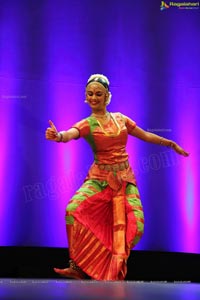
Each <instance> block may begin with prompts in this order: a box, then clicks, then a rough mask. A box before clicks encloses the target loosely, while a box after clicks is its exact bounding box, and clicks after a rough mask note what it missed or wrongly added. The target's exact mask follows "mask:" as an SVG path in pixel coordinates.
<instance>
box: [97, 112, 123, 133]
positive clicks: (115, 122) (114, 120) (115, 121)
mask: <svg viewBox="0 0 200 300" xmlns="http://www.w3.org/2000/svg"><path fill="white" fill-rule="evenodd" d="M107 114H109V113H107ZM92 115H93V116H94V114H92ZM110 117H111V119H112V120H113V122H114V124H115V125H116V127H117V132H116V133H108V132H107V131H105V129H104V128H103V126H102V124H101V122H99V120H98V119H96V120H97V123H98V125H99V126H100V128H101V130H102V131H103V133H104V134H105V135H106V136H110V137H115V136H118V135H119V134H120V127H119V124H118V123H117V120H116V119H115V117H114V116H113V115H112V114H111V113H110Z"/></svg>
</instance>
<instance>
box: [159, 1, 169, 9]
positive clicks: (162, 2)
mask: <svg viewBox="0 0 200 300" xmlns="http://www.w3.org/2000/svg"><path fill="white" fill-rule="evenodd" d="M169 7H170V6H169V5H168V4H167V3H166V2H164V1H161V5H160V10H165V9H167V8H169Z"/></svg>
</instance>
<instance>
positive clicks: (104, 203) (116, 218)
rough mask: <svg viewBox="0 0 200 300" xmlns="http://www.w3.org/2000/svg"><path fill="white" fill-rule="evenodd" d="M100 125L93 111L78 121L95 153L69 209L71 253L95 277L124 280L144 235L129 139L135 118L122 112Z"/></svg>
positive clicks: (82, 135) (79, 264)
mask: <svg viewBox="0 0 200 300" xmlns="http://www.w3.org/2000/svg"><path fill="white" fill-rule="evenodd" d="M110 116H111V118H110V121H109V122H108V123H107V124H106V125H102V124H101V123H100V122H99V121H98V120H97V119H96V118H95V117H93V116H90V117H88V118H87V119H84V120H82V121H80V122H78V123H76V124H75V125H74V126H73V127H74V128H77V129H78V130H79V136H80V137H83V138H85V139H86V141H87V142H88V143H89V144H90V146H91V147H92V150H93V153H94V163H93V164H92V166H91V168H90V169H89V172H88V175H87V177H86V179H85V181H84V183H83V185H82V186H81V187H80V189H79V190H78V191H77V192H76V194H75V195H74V196H73V197H72V199H71V200H70V202H69V204H68V206H67V209H66V223H67V235H68V241H69V254H70V258H71V259H73V260H74V262H75V263H76V264H77V265H78V266H79V267H80V268H81V269H82V270H83V271H84V272H85V273H86V274H88V275H89V276H90V277H91V278H93V279H96V280H123V279H124V278H125V276H126V273H127V259H128V257H129V254H130V250H131V248H133V247H134V246H135V245H136V244H137V243H138V241H139V240H140V238H141V236H142V234H143V228H144V216H143V209H142V204H141V201H140V197H139V192H138V189H137V186H136V180H135V177H134V174H133V171H132V169H131V167H130V165H129V163H128V154H127V152H126V144H127V138H128V134H131V132H132V131H133V129H134V128H135V126H136V124H135V122H134V121H132V120H131V119H129V118H128V117H126V116H124V115H122V114H120V113H112V114H110Z"/></svg>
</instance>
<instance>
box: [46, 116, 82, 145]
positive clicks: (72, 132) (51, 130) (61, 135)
mask: <svg viewBox="0 0 200 300" xmlns="http://www.w3.org/2000/svg"><path fill="white" fill-rule="evenodd" d="M49 124H50V127H48V128H47V130H46V132H45V136H46V139H47V140H50V141H55V142H64V143H66V142H69V141H70V140H72V139H77V138H78V137H79V131H78V129H76V128H70V129H69V130H67V131H60V132H58V131H57V129H56V126H55V125H54V123H53V122H52V121H49Z"/></svg>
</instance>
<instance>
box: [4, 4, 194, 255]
mask: <svg viewBox="0 0 200 300" xmlns="http://www.w3.org/2000/svg"><path fill="white" fill-rule="evenodd" d="M152 2H153V3H152ZM160 4H161V3H160V1H139V0H138V1H133V0H126V1H119V0H115V1H113V0H110V1H108V0H102V1H101V2H99V1H91V0H84V1H82V0H78V1H76V0H74V1H64V0H63V1H62V0H58V1H53V0H49V1H43V0H40V1H39V0H38V1H35V0H29V1H25V0H24V1H23V0H19V1H10V0H7V1H1V12H0V118H1V139H0V224H1V225H0V245H2V246H12V245H19V246H53V247H65V246H67V239H66V234H65V220H64V214H65V207H66V205H67V203H68V201H69V199H70V198H71V196H72V195H73V194H74V193H75V191H76V189H77V188H78V187H79V186H80V185H81V184H82V181H83V180H84V177H85V176H86V174H87V170H88V168H89V165H90V164H91V163H92V160H93V157H92V152H91V150H90V149H89V146H88V145H87V144H86V142H85V141H84V140H78V141H72V142H71V143H69V144H57V143H51V142H49V141H46V140H45V137H44V132H45V129H46V127H47V126H48V120H49V119H51V120H53V122H54V123H55V124H56V126H57V128H58V130H63V129H68V128H69V127H70V126H71V125H72V124H73V123H75V122H77V121H79V120H80V119H82V118H84V117H86V116H87V115H88V114H89V113H90V111H89V108H88V107H87V104H85V103H84V93H85V83H86V80H87V79H88V77H89V76H90V75H91V74H93V73H103V74H105V75H107V76H108V77H109V79H110V82H111V92H112V95H113V97H112V101H111V104H110V105H109V107H108V108H109V110H110V111H120V112H122V113H124V114H126V115H128V116H129V117H131V118H132V119H133V120H135V121H136V122H137V124H138V126H140V127H142V128H143V129H145V130H148V131H151V132H154V133H157V134H159V135H161V136H164V137H166V138H171V139H173V140H175V141H177V142H178V143H180V144H181V145H182V146H183V147H184V148H186V150H188V151H190V152H191V155H190V157H189V158H183V157H180V156H178V155H177V154H176V153H174V152H172V151H171V150H170V149H168V148H164V147H161V146H157V145H152V144H147V143H144V142H142V141H139V140H137V139H135V138H133V137H130V139H129V143H128V147H127V148H128V151H129V154H130V162H131V164H132V167H133V169H134V171H135V174H136V177H137V181H138V186H139V189H140V194H141V198H142V202H143V206H144V211H145V221H146V226H145V234H144V237H143V239H142V240H141V242H140V243H139V245H138V246H137V248H136V249H143V250H159V251H179V252H193V253H200V240H199V226H198V220H199V218H200V213H199V211H200V204H199V201H198V199H197V197H198V194H199V193H200V191H199V189H198V187H199V170H198V168H199V163H200V162H199V150H200V143H199V140H200V133H199V130H198V129H197V125H198V117H199V104H197V102H199V100H200V99H199V95H200V74H199V70H200V56H199V53H200V10H197V9H196V10H194V9H193V10H192V9H190V10H189V9H178V8H175V7H174V8H173V7H171V8H169V9H166V10H163V11H161V10H160Z"/></svg>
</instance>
